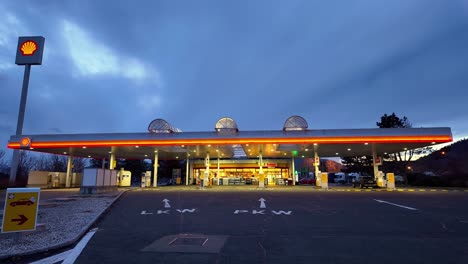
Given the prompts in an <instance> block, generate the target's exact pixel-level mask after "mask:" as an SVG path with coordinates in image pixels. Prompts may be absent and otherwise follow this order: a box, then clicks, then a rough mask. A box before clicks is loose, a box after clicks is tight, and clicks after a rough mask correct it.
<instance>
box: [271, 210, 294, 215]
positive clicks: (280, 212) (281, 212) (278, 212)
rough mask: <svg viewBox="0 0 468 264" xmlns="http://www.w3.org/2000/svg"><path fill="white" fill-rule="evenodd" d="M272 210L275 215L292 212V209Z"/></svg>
mask: <svg viewBox="0 0 468 264" xmlns="http://www.w3.org/2000/svg"><path fill="white" fill-rule="evenodd" d="M271 212H272V213H273V214H275V215H280V214H285V215H291V213H292V211H275V210H272V211H271Z"/></svg>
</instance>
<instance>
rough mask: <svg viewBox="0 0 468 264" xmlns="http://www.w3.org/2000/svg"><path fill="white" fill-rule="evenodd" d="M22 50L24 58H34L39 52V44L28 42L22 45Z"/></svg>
mask: <svg viewBox="0 0 468 264" xmlns="http://www.w3.org/2000/svg"><path fill="white" fill-rule="evenodd" d="M20 50H21V53H22V54H23V56H32V55H34V52H36V50H37V44H36V42H34V41H32V40H27V41H25V42H23V44H21V48H20Z"/></svg>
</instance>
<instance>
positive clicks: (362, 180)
mask: <svg viewBox="0 0 468 264" xmlns="http://www.w3.org/2000/svg"><path fill="white" fill-rule="evenodd" d="M359 187H360V188H361V189H362V188H364V187H372V188H374V187H377V182H376V181H375V179H374V177H373V176H361V177H359Z"/></svg>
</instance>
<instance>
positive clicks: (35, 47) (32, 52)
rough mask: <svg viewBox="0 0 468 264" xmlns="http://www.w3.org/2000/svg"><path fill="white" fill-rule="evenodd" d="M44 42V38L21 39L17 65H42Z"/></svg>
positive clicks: (19, 40)
mask: <svg viewBox="0 0 468 264" xmlns="http://www.w3.org/2000/svg"><path fill="white" fill-rule="evenodd" d="M44 41H45V38H44V37H42V36H25V37H19V38H18V46H17V48H16V61H15V63H16V64H17V65H41V64H42V55H43V54H44Z"/></svg>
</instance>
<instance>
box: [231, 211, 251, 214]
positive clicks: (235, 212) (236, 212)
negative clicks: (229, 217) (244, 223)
mask: <svg viewBox="0 0 468 264" xmlns="http://www.w3.org/2000/svg"><path fill="white" fill-rule="evenodd" d="M248 212H249V211H247V210H235V211H234V214H239V213H248Z"/></svg>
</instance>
